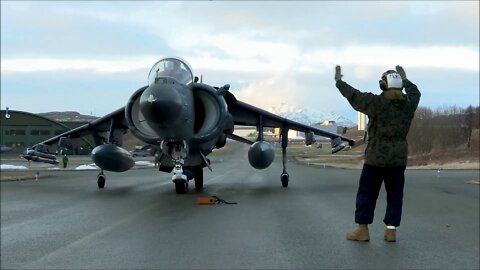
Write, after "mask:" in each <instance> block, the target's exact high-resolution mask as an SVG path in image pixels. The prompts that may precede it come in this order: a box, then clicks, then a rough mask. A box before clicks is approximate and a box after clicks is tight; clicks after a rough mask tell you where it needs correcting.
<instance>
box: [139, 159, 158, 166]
mask: <svg viewBox="0 0 480 270" xmlns="http://www.w3.org/2000/svg"><path fill="white" fill-rule="evenodd" d="M135 165H137V166H155V165H154V164H153V163H152V162H150V161H145V160H140V161H135Z"/></svg>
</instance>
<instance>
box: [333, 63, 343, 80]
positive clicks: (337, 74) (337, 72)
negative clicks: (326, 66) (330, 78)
mask: <svg viewBox="0 0 480 270" xmlns="http://www.w3.org/2000/svg"><path fill="white" fill-rule="evenodd" d="M342 77H343V75H342V68H341V67H340V66H335V81H338V80H341V79H342Z"/></svg>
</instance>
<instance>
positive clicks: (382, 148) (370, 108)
mask: <svg viewBox="0 0 480 270" xmlns="http://www.w3.org/2000/svg"><path fill="white" fill-rule="evenodd" d="M336 86H337V88H338V89H339V90H340V92H341V93H342V95H343V96H344V97H346V98H347V100H348V102H349V103H350V104H351V105H352V107H353V108H354V109H355V110H357V111H359V112H362V113H364V114H366V115H368V131H367V132H368V144H367V148H366V150H365V164H368V165H372V166H378V167H396V166H405V165H407V157H408V144H407V134H408V131H409V129H410V123H411V122H412V119H413V116H414V114H415V110H416V109H417V106H418V103H419V102H420V91H418V88H417V86H416V85H415V84H413V83H412V82H410V81H409V80H408V79H405V80H403V86H404V87H405V92H406V94H402V92H401V91H398V90H397V91H395V90H389V91H383V92H382V94H380V95H375V94H372V93H365V92H360V91H359V90H357V89H355V88H353V87H351V86H350V85H349V84H347V83H346V82H344V81H342V80H338V81H337V84H336Z"/></svg>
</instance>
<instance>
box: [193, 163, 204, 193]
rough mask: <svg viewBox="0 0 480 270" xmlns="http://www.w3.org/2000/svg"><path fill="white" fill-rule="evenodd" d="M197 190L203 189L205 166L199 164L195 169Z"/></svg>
mask: <svg viewBox="0 0 480 270" xmlns="http://www.w3.org/2000/svg"><path fill="white" fill-rule="evenodd" d="M194 178H195V190H196V191H200V190H202V189H203V168H202V166H198V167H196V169H195V176H194Z"/></svg>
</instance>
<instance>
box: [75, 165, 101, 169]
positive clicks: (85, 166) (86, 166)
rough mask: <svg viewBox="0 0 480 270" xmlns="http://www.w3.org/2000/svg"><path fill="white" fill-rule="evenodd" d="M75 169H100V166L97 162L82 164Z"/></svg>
mask: <svg viewBox="0 0 480 270" xmlns="http://www.w3.org/2000/svg"><path fill="white" fill-rule="evenodd" d="M75 170H98V167H97V166H96V165H95V164H89V165H80V166H78V167H76V168H75Z"/></svg>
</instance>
